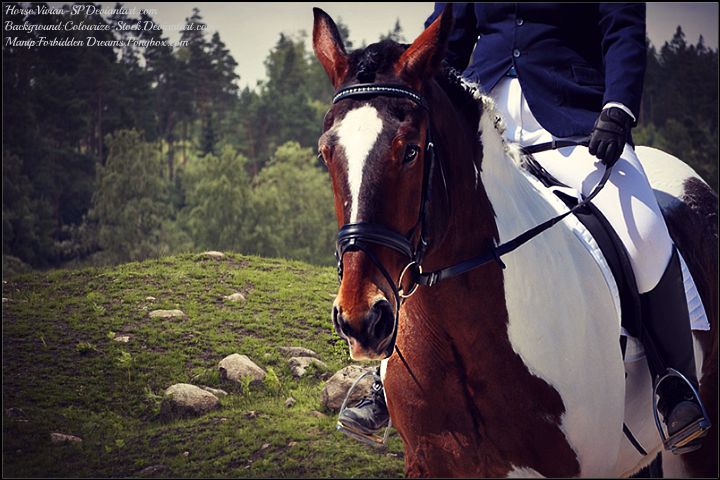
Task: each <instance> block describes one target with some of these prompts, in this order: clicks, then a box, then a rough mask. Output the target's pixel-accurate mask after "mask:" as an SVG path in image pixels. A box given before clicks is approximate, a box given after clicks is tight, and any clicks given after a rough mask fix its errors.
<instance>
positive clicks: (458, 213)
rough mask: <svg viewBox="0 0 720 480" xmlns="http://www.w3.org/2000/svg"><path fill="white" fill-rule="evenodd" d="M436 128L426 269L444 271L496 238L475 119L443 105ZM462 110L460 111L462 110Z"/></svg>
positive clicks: (470, 115)
mask: <svg viewBox="0 0 720 480" xmlns="http://www.w3.org/2000/svg"><path fill="white" fill-rule="evenodd" d="M440 110H441V111H442V112H443V113H442V120H440V123H438V124H436V129H437V132H436V134H435V143H436V144H437V147H439V148H438V152H439V153H438V158H437V159H436V165H435V171H434V174H433V185H432V202H431V204H430V209H431V215H430V217H431V219H430V220H431V234H430V242H431V250H434V251H433V252H432V253H431V254H430V255H428V257H427V260H428V262H427V263H428V265H427V266H428V267H430V268H433V269H435V268H444V267H447V266H449V262H458V261H463V260H466V259H467V258H468V257H469V256H472V255H473V254H477V253H480V251H479V249H480V248H484V245H485V240H486V239H491V240H495V239H496V237H497V228H496V226H495V220H494V216H493V212H492V207H491V205H490V203H489V201H488V198H487V194H486V192H485V190H484V188H483V185H482V183H481V178H480V170H481V168H482V167H481V156H482V150H481V148H480V144H479V143H478V141H477V126H476V125H477V116H475V118H473V114H472V113H468V110H470V109H469V108H467V107H466V108H463V109H458V108H457V107H456V106H455V105H454V104H452V102H450V101H449V100H448V101H447V102H445V103H443V104H442V105H441V109H440ZM463 110H464V111H463Z"/></svg>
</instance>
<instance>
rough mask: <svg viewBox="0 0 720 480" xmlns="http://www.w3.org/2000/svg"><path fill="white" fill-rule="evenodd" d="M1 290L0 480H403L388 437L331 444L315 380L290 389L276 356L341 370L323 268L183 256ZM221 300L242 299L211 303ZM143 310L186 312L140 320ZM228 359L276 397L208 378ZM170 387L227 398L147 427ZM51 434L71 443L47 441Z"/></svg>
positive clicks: (329, 418)
mask: <svg viewBox="0 0 720 480" xmlns="http://www.w3.org/2000/svg"><path fill="white" fill-rule="evenodd" d="M2 290H3V294H2V296H3V298H4V299H8V301H7V302H5V303H3V309H2V328H3V337H2V342H3V360H2V363H3V412H5V411H7V410H8V409H10V408H20V409H22V410H23V411H24V412H25V416H24V417H8V416H4V417H3V476H4V477H132V476H138V475H139V474H140V472H141V471H142V470H143V469H144V468H146V467H150V466H155V465H163V468H161V469H159V470H156V471H155V472H154V473H152V474H149V476H154V477H291V478H297V477H361V478H368V477H393V476H402V474H403V469H404V460H403V447H402V442H401V441H400V438H399V436H398V434H397V433H396V432H395V431H394V430H393V431H392V433H391V436H390V439H389V440H388V445H387V448H386V449H377V448H374V447H371V446H367V445H364V444H361V443H359V442H357V441H355V440H352V439H350V438H347V437H345V436H344V435H342V434H340V433H338V432H337V431H336V429H335V421H336V418H337V415H336V413H335V412H332V411H328V410H326V409H325V408H324V407H323V406H322V404H321V402H320V393H321V391H322V387H323V378H324V377H323V375H322V373H323V372H319V371H317V370H313V369H310V371H311V372H314V374H311V375H307V376H306V377H303V378H301V379H296V378H294V377H293V376H292V373H291V371H290V368H289V366H288V365H287V359H286V358H285V357H284V356H283V355H282V354H281V352H280V351H279V349H278V347H280V346H290V345H295V346H304V347H307V348H310V349H312V350H314V351H316V352H317V353H318V354H319V355H320V357H321V359H322V361H323V362H325V363H326V364H327V365H328V367H329V369H330V372H329V374H332V373H334V372H335V371H337V370H339V369H341V368H343V367H344V366H346V365H349V364H351V363H353V362H352V361H351V360H350V359H349V358H348V354H347V347H346V346H345V345H344V343H343V342H341V341H340V339H339V338H338V336H337V335H336V334H335V333H334V332H333V331H332V328H331V326H330V322H329V319H328V317H329V312H330V308H331V305H332V299H333V297H334V295H335V293H336V292H337V276H336V274H335V272H334V270H333V269H330V268H319V267H314V266H310V265H307V264H303V263H299V262H290V261H282V260H270V259H263V258H258V257H246V256H241V255H233V254H230V255H227V256H225V257H224V258H220V259H215V258H211V257H206V256H203V255H192V254H188V255H180V256H176V257H167V258H161V259H158V260H151V261H146V262H142V263H131V264H126V265H120V266H117V267H113V268H89V269H84V270H75V271H70V270H59V271H52V272H47V273H30V274H23V275H16V276H12V277H10V278H6V279H4V280H3V289H2ZM235 292H242V293H243V295H244V296H245V297H246V301H244V302H231V301H228V300H225V299H224V298H223V297H225V296H227V295H230V294H232V293H235ZM149 297H153V298H149ZM158 309H164V310H173V309H178V310H182V311H183V312H184V313H185V316H184V317H182V318H150V317H149V315H148V314H149V312H150V311H152V310H158ZM116 336H129V337H130V341H129V342H128V343H121V342H116V341H114V340H113V339H114V338H115V337H116ZM232 353H240V354H244V355H248V356H249V357H250V358H251V359H252V360H253V361H254V362H255V363H257V364H258V365H259V366H260V367H262V368H263V369H265V370H266V371H267V370H268V369H270V370H272V371H273V372H274V373H275V374H276V376H277V379H278V381H279V385H278V384H277V383H272V384H271V382H266V383H264V384H262V385H258V386H254V385H253V386H248V385H245V386H244V388H243V386H241V385H233V384H229V383H227V382H223V381H222V379H221V378H220V375H219V373H218V371H217V364H218V362H219V361H220V360H221V359H222V358H224V357H225V356H227V355H230V354H232ZM329 374H328V375H329ZM179 382H184V383H192V384H195V385H206V386H209V387H214V388H221V389H223V390H225V391H227V392H228V393H229V395H228V396H220V397H219V398H220V401H221V404H222V408H221V409H220V410H219V411H217V412H213V413H211V414H208V415H205V416H202V417H198V418H194V419H186V420H177V421H173V422H162V421H160V419H159V416H158V413H159V410H160V401H161V399H162V394H163V392H164V390H165V389H167V388H168V387H170V386H171V385H173V384H174V383H179ZM291 396H292V397H294V398H296V399H297V400H298V401H297V403H295V404H294V405H293V406H292V407H291V408H286V407H285V405H284V403H285V400H286V399H287V398H288V397H291ZM314 411H319V412H321V413H324V414H325V416H321V417H319V418H318V416H316V415H313V412H314ZM53 432H59V433H66V434H71V435H76V436H79V437H81V438H82V439H83V441H82V443H79V444H68V445H57V444H52V443H51V442H50V434H51V433H53Z"/></svg>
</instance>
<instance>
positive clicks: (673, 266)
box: [491, 79, 702, 453]
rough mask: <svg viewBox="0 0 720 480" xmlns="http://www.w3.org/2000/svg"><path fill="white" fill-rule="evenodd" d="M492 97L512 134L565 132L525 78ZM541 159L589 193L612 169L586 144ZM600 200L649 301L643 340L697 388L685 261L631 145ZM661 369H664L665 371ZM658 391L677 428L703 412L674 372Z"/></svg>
mask: <svg viewBox="0 0 720 480" xmlns="http://www.w3.org/2000/svg"><path fill="white" fill-rule="evenodd" d="M491 96H493V98H494V99H495V101H496V105H497V107H498V109H499V110H500V113H501V115H502V117H503V120H504V121H505V125H506V137H507V138H508V139H509V140H510V141H515V142H519V143H520V144H522V145H523V146H527V145H533V144H537V143H542V142H547V141H551V140H553V139H557V138H555V137H553V136H552V135H551V134H550V133H549V132H547V131H546V130H544V129H543V127H542V126H541V125H540V124H539V123H538V122H537V120H536V119H535V117H534V116H533V115H532V112H530V109H529V107H528V105H527V102H526V101H525V98H524V95H523V94H522V90H521V89H520V85H519V82H518V81H517V79H504V80H503V81H501V82H500V83H499V84H498V86H496V88H495V89H493V92H491ZM535 159H536V160H537V161H538V162H539V163H540V164H541V165H542V166H543V167H544V168H545V169H546V170H547V171H548V172H549V173H550V174H552V175H553V176H555V177H556V178H557V179H558V180H559V181H561V182H562V183H564V184H566V185H568V186H570V187H572V188H575V189H577V190H579V191H580V192H581V193H582V194H583V195H585V196H587V195H589V194H590V192H591V191H592V190H593V188H594V187H595V185H596V184H597V183H598V182H599V181H600V178H601V177H602V174H603V173H604V166H603V165H601V164H600V162H599V161H598V160H597V158H595V157H594V156H592V155H590V154H589V153H588V151H587V148H585V147H567V148H562V149H559V150H555V151H549V152H543V153H538V154H536V155H535ZM593 203H594V204H595V205H596V206H597V207H598V209H599V210H600V211H602V212H603V214H604V215H605V216H606V218H607V219H608V221H609V222H610V224H611V225H612V226H613V228H614V229H615V230H616V232H617V233H618V236H619V237H620V239H621V240H622V242H623V244H624V245H625V247H626V249H627V251H628V254H629V257H630V263H631V264H632V267H633V270H634V273H635V278H636V282H637V287H638V291H639V293H640V294H641V298H642V303H643V324H644V327H645V328H646V330H647V332H648V335H645V337H646V338H644V339H642V340H643V343H644V344H645V347H646V349H650V348H656V349H657V350H658V352H659V354H660V356H661V358H662V361H663V362H664V364H665V366H667V367H671V368H674V369H676V370H678V371H679V372H680V373H682V374H683V375H684V376H685V377H686V378H687V379H688V381H689V382H690V383H691V384H692V385H693V387H694V388H695V389H696V390H697V387H698V381H697V369H696V365H695V359H694V351H693V339H692V333H691V331H690V319H689V314H688V309H687V302H686V299H685V290H684V286H683V281H682V272H681V269H680V264H679V260H678V259H677V254H675V253H674V246H673V243H672V240H671V239H670V235H669V233H668V231H667V227H666V225H665V221H664V219H663V217H662V214H661V212H660V209H659V207H658V205H657V201H656V199H655V194H654V192H653V190H652V187H651V186H650V184H649V182H648V180H647V177H646V175H645V172H644V170H643V168H642V165H641V164H640V162H639V161H638V159H637V156H636V155H635V152H634V150H633V149H632V148H630V147H629V146H626V147H625V150H624V151H623V155H622V157H621V158H620V160H619V161H618V162H617V163H616V164H615V166H614V167H613V171H612V173H611V175H610V178H609V180H608V183H607V184H606V185H605V187H604V188H603V190H602V191H601V192H600V193H599V194H598V195H597V196H596V197H595V199H594V200H593ZM647 337H649V338H647ZM649 342H652V344H653V346H654V347H653V346H651V345H650V344H649ZM655 369H656V370H661V369H657V368H655ZM654 373H655V375H656V376H662V375H664V373H665V372H664V370H661V371H656V372H654ZM658 390H659V395H660V397H661V401H660V404H659V410H660V413H661V414H662V415H663V417H664V419H665V421H666V423H667V424H668V430H669V434H670V435H673V434H674V433H675V432H677V431H679V430H682V428H684V427H685V426H687V425H688V424H691V423H693V422H694V421H695V420H697V418H699V417H701V416H702V413H701V411H700V409H699V407H698V406H697V403H698V399H694V398H692V397H693V396H692V393H691V390H690V389H689V388H688V387H687V385H686V384H685V383H684V382H682V381H676V379H675V378H672V379H668V380H666V381H664V382H662V383H661V385H660V388H659V389H658ZM686 400H690V402H688V401H686ZM693 443H694V444H695V445H688V446H687V447H686V448H685V449H684V450H682V451H678V452H677V453H683V452H684V451H690V449H694V448H698V447H699V441H694V442H693Z"/></svg>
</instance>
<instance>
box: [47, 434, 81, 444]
mask: <svg viewBox="0 0 720 480" xmlns="http://www.w3.org/2000/svg"><path fill="white" fill-rule="evenodd" d="M50 441H51V442H52V443H66V442H67V443H80V442H82V438H80V437H76V436H75V435H66V434H64V433H51V434H50Z"/></svg>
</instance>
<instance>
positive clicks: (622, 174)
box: [490, 77, 673, 293]
mask: <svg viewBox="0 0 720 480" xmlns="http://www.w3.org/2000/svg"><path fill="white" fill-rule="evenodd" d="M490 97H492V98H493V99H494V100H495V103H496V106H497V108H498V111H499V112H500V115H501V116H502V118H503V120H504V121H505V125H506V128H507V131H506V134H505V136H506V137H507V139H508V140H510V141H512V142H517V143H520V144H521V145H522V146H529V145H535V144H538V143H544V142H549V141H552V140H553V139H556V140H559V139H558V138H557V137H554V136H553V135H552V134H550V133H549V132H548V131H547V130H545V129H544V128H543V127H542V126H540V124H539V123H538V121H537V120H536V119H535V117H534V116H533V114H532V113H531V112H530V108H529V107H528V104H527V101H526V100H525V96H524V95H523V93H522V89H521V88H520V82H519V81H518V79H517V78H510V77H506V78H504V79H502V80H501V81H500V82H499V83H498V84H497V85H496V86H495V88H493V90H492V91H491V92H490ZM580 139H581V138H580V137H576V138H570V139H566V140H580ZM533 156H534V157H535V159H536V160H537V161H538V162H539V163H540V164H541V165H542V166H543V167H544V168H545V169H546V170H547V171H548V172H549V173H550V174H551V175H553V176H554V177H555V178H557V179H558V180H559V181H561V182H562V183H564V184H566V185H567V186H569V187H571V188H574V189H576V190H578V191H580V192H581V193H582V194H583V195H585V196H587V195H589V194H590V192H591V191H592V190H593V188H594V187H595V185H596V184H597V183H598V182H599V181H600V178H601V177H602V175H603V173H604V171H605V167H604V165H603V164H602V163H601V162H600V161H599V160H598V159H597V158H596V157H594V156H592V155H590V154H589V153H588V149H587V147H580V146H578V147H566V148H560V149H557V150H550V151H547V152H542V153H537V154H534V155H533ZM593 203H594V204H595V205H596V206H597V207H598V209H600V211H601V212H603V214H604V215H605V217H606V218H607V219H608V221H609V222H610V224H611V225H612V226H613V228H614V229H615V231H616V232H617V234H618V236H619V237H620V239H621V240H622V242H623V244H624V245H625V248H626V249H627V251H628V254H629V256H630V263H631V264H632V267H633V270H634V273H635V279H636V281H637V286H638V290H639V292H640V293H646V292H649V291H650V290H652V289H653V288H654V287H655V285H657V283H658V282H659V281H660V278H661V277H662V275H663V273H664V272H665V269H666V267H667V265H668V262H669V261H670V256H671V254H672V248H673V247H672V240H671V239H670V235H669V233H668V230H667V227H666V226H665V220H664V219H663V217H662V214H661V213H660V209H659V207H658V205H657V201H656V199H655V195H654V193H653V190H652V188H651V187H650V184H649V183H648V180H647V177H646V176H645V171H644V170H643V167H642V165H641V164H640V162H639V161H638V158H637V156H636V155H635V151H634V150H633V149H632V148H631V147H630V146H628V145H626V146H625V150H624V151H623V154H622V156H621V157H620V159H619V160H618V162H617V163H616V164H615V165H614V166H613V171H612V173H611V175H610V178H609V179H608V182H607V184H606V185H605V187H603V189H602V190H601V191H600V193H599V194H598V195H597V197H595V199H594V200H593Z"/></svg>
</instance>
